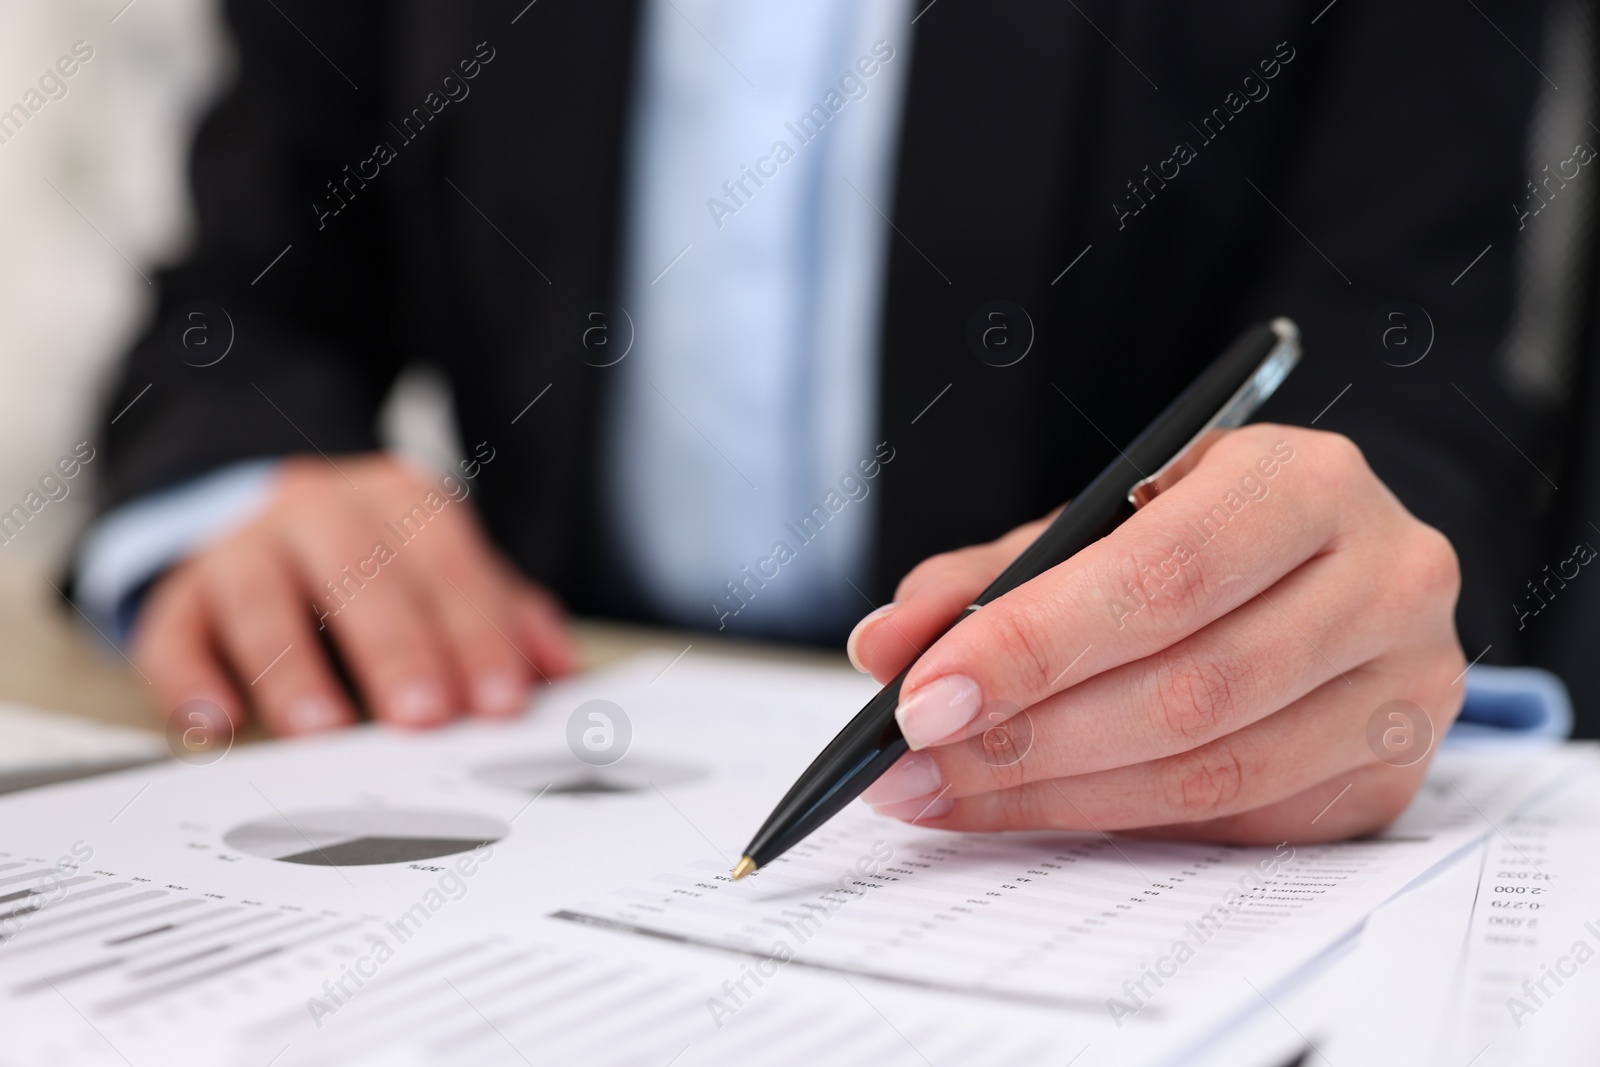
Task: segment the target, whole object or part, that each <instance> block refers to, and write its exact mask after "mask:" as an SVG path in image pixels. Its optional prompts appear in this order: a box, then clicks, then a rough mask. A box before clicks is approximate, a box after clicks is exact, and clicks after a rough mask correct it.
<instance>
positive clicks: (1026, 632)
mask: <svg viewBox="0 0 1600 1067" xmlns="http://www.w3.org/2000/svg"><path fill="white" fill-rule="evenodd" d="M977 618H978V619H979V620H982V621H983V622H984V623H985V624H986V629H987V631H988V635H989V639H990V641H991V642H992V644H993V646H994V647H995V648H996V649H997V650H998V652H999V654H1000V667H1001V670H1002V671H1004V672H1005V674H1006V675H1008V676H1010V677H1011V678H1012V679H1013V681H1014V683H1015V684H1016V685H1018V686H1019V689H1020V691H1021V692H1023V693H1046V692H1048V691H1049V689H1050V683H1051V681H1052V680H1053V677H1054V671H1053V670H1052V668H1051V664H1052V662H1053V657H1052V656H1051V649H1052V648H1053V642H1052V640H1051V638H1050V633H1049V623H1048V622H1047V621H1046V620H1045V619H1043V618H1041V617H1040V615H1039V614H1037V613H1036V612H1034V611H1029V610H1026V609H1021V608H1018V607H1012V606H1010V605H1005V606H1002V605H991V606H989V607H987V608H984V609H983V610H982V611H980V612H978V615H977Z"/></svg>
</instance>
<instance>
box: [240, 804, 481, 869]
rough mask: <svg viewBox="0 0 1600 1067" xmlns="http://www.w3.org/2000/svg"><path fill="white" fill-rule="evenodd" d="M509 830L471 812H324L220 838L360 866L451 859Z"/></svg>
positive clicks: (289, 856)
mask: <svg viewBox="0 0 1600 1067" xmlns="http://www.w3.org/2000/svg"><path fill="white" fill-rule="evenodd" d="M509 832H510V827H508V826H507V825H506V824H505V823H503V822H501V821H500V820H499V819H493V818H490V817H488V816H486V815H478V814H476V813H472V812H461V811H433V810H420V809H414V808H412V809H408V808H325V809H321V810H316V811H292V812H283V813H280V814H278V815H274V816H273V817H271V818H267V819H258V820H255V821H252V822H247V823H241V824H240V825H238V826H235V827H234V828H233V829H231V830H229V831H228V832H227V833H225V834H223V835H222V840H223V842H224V843H225V844H227V845H228V847H230V848H235V849H238V850H239V851H240V852H243V853H246V854H248V855H251V856H258V857H260V858H261V859H268V860H277V861H278V862H279V863H301V864H306V865H309V866H313V867H362V866H367V865H370V864H375V863H413V862H415V861H417V860H427V859H434V858H436V857H439V856H453V855H455V854H456V853H458V852H467V851H470V850H471V849H475V848H478V847H479V846H482V845H487V844H492V843H493V842H495V841H498V840H500V839H501V838H502V837H504V836H505V835H506V834H507V833H509Z"/></svg>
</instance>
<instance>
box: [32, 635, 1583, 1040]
mask: <svg viewBox="0 0 1600 1067" xmlns="http://www.w3.org/2000/svg"><path fill="white" fill-rule="evenodd" d="M872 692H873V686H872V683H871V682H870V681H869V680H867V679H864V678H861V677H859V676H856V675H853V674H850V673H848V672H844V671H832V670H821V669H808V668H795V667H780V666H770V665H758V664H752V663H747V662H736V661H725V660H719V659H714V658H712V657H709V656H696V655H695V654H694V653H693V652H690V653H689V654H688V655H686V656H684V657H682V658H681V660H677V661H669V660H668V658H667V657H659V658H651V659H645V660H641V661H637V662H635V663H632V664H630V665H627V666H625V667H623V668H620V669H617V670H613V671H607V672H602V673H596V674H593V675H589V676H585V677H583V678H580V679H576V680H574V681H571V682H564V683H562V684H560V685H557V686H553V687H551V688H549V689H548V690H546V691H544V692H543V693H542V694H541V695H540V696H539V698H538V700H537V704H536V706H535V709H534V711H533V713H532V714H531V715H529V716H528V717H527V718H525V719H524V720H521V721H518V722H515V723H499V724H494V723H463V724H460V725H457V726H454V727H451V728H449V729H446V730H442V731H434V732H430V733H420V734H419V733H407V732H399V731H391V730H387V729H383V728H379V727H362V728H359V729H355V730H350V731H344V732H341V733H339V734H336V735H329V736H324V737H318V738H312V739H305V740H296V741H286V742H275V743H269V744H262V745H254V746H248V747H243V748H239V749H236V750H234V751H230V752H227V753H226V754H225V755H224V756H223V757H222V758H220V759H218V760H216V761H215V762H212V763H209V764H207V765H205V766H196V765H188V764H184V763H176V762H175V763H172V764H169V765H166V766H162V767H159V768H139V769H135V770H130V771H126V772H121V773H118V774H114V775H109V776H105V777H102V778H97V779H94V780H91V781H86V782H79V783H72V784H66V785H60V786H52V787H47V788H45V789H41V790H36V791H30V792H27V793H23V794H19V795H17V796H14V797H10V798H6V799H4V800H0V1026H3V1027H4V1032H5V1033H6V1035H7V1038H6V1041H5V1042H4V1043H3V1044H0V1063H10V1062H16V1063H40V1062H49V1063H53V1064H78V1063H82V1064H99V1063H106V1064H126V1063H132V1064H143V1063H163V1064H183V1063H197V1064H199V1063H204V1064H240V1065H250V1067H264V1065H267V1064H271V1065H272V1067H296V1065H312V1064H325V1063H326V1064H334V1063H338V1064H348V1063H366V1062H371V1063H383V1064H392V1063H400V1064H406V1063H432V1062H445V1061H449V1062H452V1063H454V1062H465V1063H484V1064H497V1063H506V1064H518V1063H524V1062H562V1063H576V1064H587V1063H596V1064H619V1065H620V1064H635V1063H637V1064H651V1065H656V1067H661V1065H665V1064H669V1063H671V1064H676V1065H679V1067H691V1065H696V1064H711V1063H726V1062H727V1061H728V1059H729V1058H730V1057H732V1058H741V1057H745V1056H754V1055H756V1054H757V1053H759V1055H760V1056H761V1059H762V1061H763V1062H770V1063H779V1064H784V1063H790V1062H793V1063H796V1064H799V1063H816V1062H819V1061H821V1060H826V1061H827V1062H830V1063H857V1062H859V1063H862V1064H898V1063H905V1064H921V1063H925V1062H927V1061H928V1060H932V1061H933V1062H951V1063H956V1062H959V1063H977V1064H982V1063H995V1064H1014V1063H1026V1062H1066V1061H1067V1060H1068V1059H1070V1058H1071V1057H1072V1056H1074V1055H1081V1057H1082V1058H1081V1059H1079V1060H1078V1061H1077V1062H1078V1063H1079V1064H1080V1067H1082V1065H1089V1064H1095V1063H1113V1062H1115V1063H1138V1062H1163V1061H1168V1060H1171V1059H1173V1058H1174V1057H1177V1056H1180V1055H1181V1054H1182V1051H1183V1050H1184V1049H1186V1048H1192V1047H1194V1045H1195V1044H1197V1043H1199V1042H1201V1041H1203V1040H1204V1039H1205V1038H1206V1037H1207V1036H1208V1035H1209V1034H1211V1033H1213V1032H1215V1031H1217V1030H1218V1029H1219V1028H1222V1027H1226V1026H1227V1025H1229V1023H1230V1020H1231V1019H1232V1018H1234V1017H1235V1016H1237V1015H1239V1014H1240V1013H1241V1012H1243V1011H1245V1010H1247V1009H1248V1007H1249V1006H1250V1004H1251V1002H1252V999H1253V998H1255V997H1257V996H1258V995H1259V996H1266V997H1271V996H1273V995H1274V990H1275V988H1276V987H1277V985H1278V984H1280V983H1281V982H1282V981H1284V980H1286V978H1287V977H1288V976H1289V975H1290V974H1291V973H1292V971H1293V970H1294V968H1295V967H1297V966H1299V965H1300V964H1301V963H1303V962H1304V960H1306V959H1308V958H1310V957H1312V956H1314V955H1315V954H1317V953H1318V952H1320V951H1322V950H1324V949H1325V948H1326V947H1327V946H1328V945H1329V944H1331V943H1334V942H1336V941H1337V940H1339V939H1340V938H1341V937H1344V936H1346V935H1347V934H1348V933H1349V932H1350V931H1351V930H1352V929H1353V928H1354V927H1355V926H1357V925H1358V924H1359V923H1360V921H1361V919H1362V918H1363V917H1364V916H1365V914H1366V913H1367V912H1369V911H1370V910H1371V909H1372V908H1373V907H1375V906H1376V905H1377V904H1378V903H1381V902H1382V901H1383V900H1384V899H1385V898H1386V897H1388V896H1390V895H1392V894H1393V893H1394V892H1395V891H1396V890H1397V889H1399V888H1400V887H1401V886H1403V885H1404V884H1405V883H1406V882H1408V881H1410V880H1411V879H1412V878H1414V877H1415V876H1416V875H1417V874H1419V873H1421V872H1422V871H1424V870H1426V869H1428V868H1429V867H1431V866H1433V865H1435V864H1436V863H1438V862H1439V860H1440V859H1442V858H1444V857H1446V856H1448V855H1450V854H1451V853H1453V852H1456V851H1459V850H1460V849H1462V848H1464V847H1470V846H1471V845H1472V843H1473V842H1475V841H1478V840H1480V839H1482V838H1483V836H1484V835H1485V834H1489V833H1492V832H1493V830H1492V828H1491V827H1492V824H1493V823H1494V822H1497V821H1500V820H1504V819H1507V818H1509V817H1510V815H1511V814H1512V813H1513V812H1514V811H1515V810H1516V809H1517V807H1518V806H1520V805H1521V803H1522V802H1523V801H1524V800H1526V799H1527V797H1528V796H1530V795H1532V794H1533V793H1535V792H1536V791H1537V790H1538V789H1539V788H1540V787H1541V786H1542V785H1543V784H1544V783H1547V782H1549V781H1551V780H1553V779H1555V778H1556V777H1558V776H1560V775H1561V774H1563V773H1566V772H1567V771H1568V767H1569V764H1570V762H1571V761H1570V760H1568V759H1566V758H1565V757H1564V756H1563V755H1562V754H1561V753H1559V752H1557V753H1553V754H1540V753H1523V754H1520V755H1517V756H1515V757H1508V758H1504V759H1500V758H1496V757H1493V756H1488V755H1475V756H1463V757H1461V758H1460V759H1444V758H1441V760H1440V763H1439V766H1438V767H1437V768H1436V771H1435V773H1434V774H1433V775H1432V776H1431V777H1430V780H1429V786H1428V788H1427V789H1426V790H1424V793H1423V794H1422V796H1420V797H1419V799H1418V802H1417V804H1416V805H1415V806H1414V807H1413V809H1412V811H1410V812H1408V814H1407V816H1406V817H1405V818H1404V819H1403V820H1402V822H1401V824H1399V825H1398V826H1397V827H1396V828H1395V830H1394V831H1393V832H1392V833H1391V834H1389V835H1387V836H1386V837H1384V838H1383V839H1380V840H1374V841H1366V842H1357V843H1349V844H1342V845H1325V846H1310V847H1307V846H1291V845H1287V844H1286V845H1283V846H1280V847H1278V848H1265V849H1232V848H1219V847H1214V846H1204V845H1178V844H1164V843H1154V842H1142V841H1133V840H1131V839H1125V838H1121V837H1116V836H1112V837H1105V836H1102V835H1082V834H1025V835H1006V836H976V835H957V834H946V833H940V832H936V831H930V830H927V829H922V828H916V827H906V826H904V825H902V824H900V823H896V822H892V821H888V820H883V819H880V818H878V817H877V816H875V815H873V814H872V813H871V812H870V811H868V810H867V809H865V808H860V809H857V810H852V811H850V812H847V813H846V814H845V815H843V816H841V817H840V818H839V819H837V820H835V822H834V823H832V824H830V825H829V826H828V827H826V828H825V830H824V831H823V832H821V833H819V834H817V835H816V836H815V837H814V838H813V839H812V840H810V841H808V842H806V843H805V844H804V845H802V846H801V847H799V848H797V849H795V850H794V851H793V852H791V853H790V854H789V855H788V856H786V857H785V858H784V859H783V860H780V861H779V862H777V863H774V864H772V865H770V866H769V867H768V868H767V869H765V870H763V871H762V872H759V873H758V874H757V875H756V876H755V877H753V878H751V879H749V880H747V881H745V882H741V883H732V882H730V881H728V877H727V875H728V871H729V869H730V868H731V866H732V862H733V861H734V860H735V859H737V856H738V854H739V850H740V848H741V847H742V846H743V844H744V841H745V840H746V839H747V838H748V836H749V834H750V833H751V831H752V829H753V827H754V826H755V825H756V823H757V822H759V820H760V819H761V818H762V816H764V814H765V813H766V811H767V810H768V808H769V807H770V806H771V804H772V803H773V802H774V800H775V798H776V797H777V796H779V795H781V793H782V792H783V791H784V790H785V789H786V788H787V787H788V784H789V783H790V782H791V781H792V780H793V778H794V777H795V776H796V775H797V774H798V773H799V772H800V770H802V769H803V767H804V766H805V764H806V763H807V762H808V761H809V760H810V758H811V757H812V755H814V754H815V752H816V751H818V750H819V749H820V748H821V746H822V745H823V744H824V743H825V742H826V741H827V740H828V739H829V738H830V737H831V736H832V735H833V733H834V732H835V731H836V730H837V729H838V728H839V726H840V725H842V724H843V722H844V721H846V720H847V719H848V718H849V716H850V715H852V714H853V713H854V712H855V710H856V709H857V708H859V707H860V705H861V704H862V703H863V702H864V701H865V699H866V698H867V697H868V696H870V695H871V693H872ZM596 714H598V715H600V716H601V718H600V719H595V718H594V717H593V716H594V715H596ZM591 731H598V732H599V733H600V734H607V736H609V737H610V738H611V739H612V740H613V741H615V740H616V739H617V738H625V744H622V745H621V752H620V755H619V756H618V757H617V758H616V759H614V760H611V761H609V762H607V761H606V760H597V759H595V758H593V753H590V752H588V749H587V748H586V745H587V744H588V743H589V742H590V741H593V740H594V739H595V737H596V736H597V735H596V734H594V733H591ZM608 732H609V733H608ZM586 738H587V740H586ZM1446 755H1448V754H1446ZM780 945H781V948H780V947H779V946H780ZM1180 945H1182V946H1186V947H1180ZM1597 973H1600V971H1597ZM1574 999H1577V998H1574ZM1063 1052H1065V1055H1063Z"/></svg>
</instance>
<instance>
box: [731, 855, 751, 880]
mask: <svg viewBox="0 0 1600 1067" xmlns="http://www.w3.org/2000/svg"><path fill="white" fill-rule="evenodd" d="M755 869H756V861H755V860H753V859H751V858H750V857H749V856H743V857H741V858H740V860H739V865H738V866H737V867H735V868H734V869H733V880H734V881H735V882H737V881H738V880H739V879H741V878H743V877H744V876H745V875H747V874H751V873H752V872H754V871H755Z"/></svg>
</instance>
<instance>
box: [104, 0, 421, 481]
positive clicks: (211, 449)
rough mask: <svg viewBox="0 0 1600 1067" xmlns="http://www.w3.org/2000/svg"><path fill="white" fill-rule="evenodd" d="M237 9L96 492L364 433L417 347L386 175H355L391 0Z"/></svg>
mask: <svg viewBox="0 0 1600 1067" xmlns="http://www.w3.org/2000/svg"><path fill="white" fill-rule="evenodd" d="M227 16H228V21H229V24H230V26H231V28H232V30H233V36H234V41H235V43H236V51H237V76H236V80H235V81H234V83H233V85H232V87H231V88H230V89H229V90H228V91H227V92H226V94H225V95H224V96H223V98H222V99H221V100H220V102H219V103H218V104H217V105H216V106H215V108H214V109H213V110H212V111H211V113H210V114H209V115H208V117H207V118H206V119H205V121H204V123H203V125H202V126H201V128H200V130H199V133H198V136H197V138H196V140H195V143H194V147H193V154H192V159H191V181H192V185H193V192H194V198H195V205H196V211H197V222H198V227H197V238H196V244H195V246H194V248H193V251H192V255H191V257H190V258H189V259H188V260H187V261H186V262H184V263H182V264H181V265H179V266H176V267H174V268H172V269H169V270H165V271H163V272H161V273H160V275H159V277H158V279H157V283H156V284H157V286H158V290H159V295H158V298H157V303H156V308H155V311H154V314H153V316H152V318H151V320H150V322H149V325H148V327H147V328H146V330H145V332H144V333H143V335H142V336H141V337H140V338H139V340H138V341H137V342H136V343H135V344H134V346H133V349H132V351H131V352H130V353H129V355H128V356H127V358H126V359H125V361H124V362H123V364H122V367H121V369H120V375H119V377H118V380H117V381H116V383H115V384H114V386H113V388H112V390H111V393H110V396H109V397H108V398H107V401H106V404H105V408H104V415H103V424H102V425H103V429H102V432H103V433H104V435H105V440H106V441H107V443H108V445H109V447H108V448H107V450H106V451H107V456H108V459H107V462H106V469H105V472H104V481H103V482H102V486H101V490H102V501H101V504H102V507H115V506H116V505H118V504H121V503H125V502H127V501H129V500H132V499H133V498H135V497H139V496H141V495H144V494H147V493H149V492H151V491H153V490H156V489H159V488H162V487H165V486H170V485H173V484H175V483H178V482H181V481H184V480H186V479H188V478H190V477H192V476H194V475H196V474H200V473H203V472H206V471H210V470H214V469H216V468H218V467H221V466H223V465H225V464H228V463H232V462H236V461H239V460H243V459H250V458H254V457H265V456H274V455H281V454H285V453H290V452H303V451H312V450H316V451H320V452H323V453H325V454H329V455H333V454H336V453H339V452H348V451H352V450H360V449H368V448H371V447H373V445H374V440H375V429H374V418H375V414H376V411H377V408H378V406H379V404H380V403H381V400H382V398H383V396H384V395H385V393H386V391H387V389H388V387H389V385H390V384H391V382H392V380H393V378H394V376H395V374H396V373H397V370H398V368H399V367H400V366H401V365H402V364H403V363H404V362H405V360H406V359H407V358H408V353H406V351H405V345H404V340H403V338H402V337H401V336H398V334H399V333H400V331H397V330H396V329H395V327H394V314H393V309H392V303H393V301H392V290H393V280H392V277H391V271H390V257H389V256H387V255H386V253H385V248H386V245H387V243H388V242H387V240H386V228H385V214H386V212H385V211H384V207H385V205H384V200H385V196H386V194H385V190H384V188H383V183H382V182H381V181H376V182H371V183H365V184H363V183H362V182H360V180H359V174H357V176H356V180H352V179H351V174H352V172H354V171H357V170H359V169H360V168H361V166H362V162H363V161H364V160H366V159H368V158H369V157H370V156H371V155H372V154H373V150H374V146H375V142H377V141H379V140H381V139H382V138H381V131H380V127H382V126H383V121H382V114H381V112H382V108H381V99H382V93H383V92H384V89H385V83H386V81H387V80H388V72H387V71H386V70H385V67H384V64H385V63H386V59H385V58H384V57H385V54H386V49H385V41H386V37H387V35H388V32H389V27H388V26H387V25H386V16H385V14H384V5H381V4H379V3H376V2H361V3H341V4H335V5H319V4H312V3H309V2H306V0H279V3H277V4H260V3H255V2H249V0H232V2H230V3H228V4H227ZM301 30H304V31H306V33H308V34H309V35H310V38H309V39H308V38H307V37H306V36H303V35H302V33H301ZM313 40H314V42H315V43H312V41H313ZM319 204H320V205H321V206H320V207H319V206H317V205H319ZM341 204H342V205H343V206H342V207H341V208H340V210H338V212H337V214H332V213H330V207H333V206H339V205H341Z"/></svg>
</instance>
